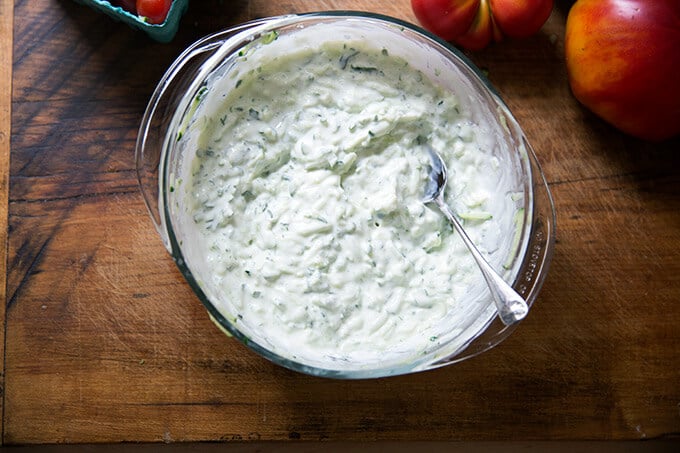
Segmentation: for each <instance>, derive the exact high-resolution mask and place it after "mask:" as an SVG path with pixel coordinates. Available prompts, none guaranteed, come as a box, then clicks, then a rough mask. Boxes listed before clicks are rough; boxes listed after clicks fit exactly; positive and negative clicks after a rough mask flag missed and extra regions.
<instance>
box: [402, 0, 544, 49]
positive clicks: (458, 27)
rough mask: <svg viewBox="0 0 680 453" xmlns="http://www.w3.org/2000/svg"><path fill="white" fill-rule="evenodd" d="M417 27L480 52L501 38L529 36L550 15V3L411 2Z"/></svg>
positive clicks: (537, 0)
mask: <svg viewBox="0 0 680 453" xmlns="http://www.w3.org/2000/svg"><path fill="white" fill-rule="evenodd" d="M411 6H412V7H413V12H414V14H415V16H416V18H418V21H419V22H420V24H421V25H422V26H423V27H424V28H426V29H427V30H429V31H431V32H432V33H434V34H436V35H437V36H439V37H440V38H442V39H445V40H447V41H451V42H453V43H455V44H457V45H459V46H461V47H464V48H466V49H470V50H480V49H483V48H484V47H486V46H488V45H489V44H490V43H491V42H493V41H500V40H502V39H503V37H504V36H507V37H511V38H524V37H528V36H531V35H533V34H534V33H536V32H537V31H538V30H540V28H541V27H542V26H543V24H544V23H545V21H546V20H547V19H548V17H549V16H550V12H551V11H552V8H553V0H411Z"/></svg>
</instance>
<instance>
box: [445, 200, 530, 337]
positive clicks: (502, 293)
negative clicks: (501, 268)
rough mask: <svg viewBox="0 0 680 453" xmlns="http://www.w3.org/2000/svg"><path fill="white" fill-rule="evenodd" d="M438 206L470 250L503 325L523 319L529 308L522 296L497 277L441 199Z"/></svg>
mask: <svg viewBox="0 0 680 453" xmlns="http://www.w3.org/2000/svg"><path fill="white" fill-rule="evenodd" d="M434 201H435V202H436V203H437V206H439V209H440V210H441V211H442V213H443V214H444V216H446V218H447V219H448V220H449V222H451V224H453V226H454V228H455V229H456V231H457V232H458V234H459V235H460V237H461V238H463V242H465V245H466V246H467V248H468V249H469V250H470V253H471V254H472V256H473V257H474V259H475V261H477V265H478V266H479V269H480V270H481V271H482V274H483V275H484V279H485V280H486V282H487V284H488V285H489V290H490V291H491V296H492V297H493V300H494V302H495V303H496V309H497V310H498V316H499V317H500V318H501V321H503V324H505V325H508V326H509V325H511V324H514V323H516V322H518V321H521V320H522V319H524V317H525V316H526V315H527V313H528V312H529V307H528V306H527V303H526V301H525V300H524V298H523V297H522V296H520V295H519V294H518V293H517V291H515V290H514V289H513V288H512V286H510V285H509V284H508V283H507V282H506V281H505V280H503V278H502V277H501V276H500V275H498V273H497V272H496V271H495V270H494V269H493V268H492V267H491V265H490V264H489V263H488V261H486V259H484V257H483V256H482V254H481V253H480V252H479V250H478V249H477V247H476V246H475V244H474V243H473V242H472V240H471V239H470V237H469V236H468V235H467V233H466V232H465V229H464V228H463V226H462V225H461V224H460V222H458V220H457V219H456V218H455V216H454V215H453V212H451V209H449V207H448V205H447V204H446V203H445V202H444V200H442V197H437V198H435V200H434Z"/></svg>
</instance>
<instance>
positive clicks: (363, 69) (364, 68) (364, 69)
mask: <svg viewBox="0 0 680 453" xmlns="http://www.w3.org/2000/svg"><path fill="white" fill-rule="evenodd" d="M350 69H351V70H352V71H356V72H378V68H374V67H372V66H356V65H350Z"/></svg>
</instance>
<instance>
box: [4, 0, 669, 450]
mask: <svg viewBox="0 0 680 453" xmlns="http://www.w3.org/2000/svg"><path fill="white" fill-rule="evenodd" d="M570 3H571V2H567V1H558V2H556V8H555V10H554V13H553V15H552V17H551V18H550V20H549V21H548V23H547V24H546V26H545V27H544V29H543V30H542V31H541V32H540V33H539V34H538V35H536V36H535V37H532V38H530V39H526V40H521V41H508V42H505V43H502V44H500V45H496V46H493V47H491V48H489V49H487V50H485V51H482V52H477V53H470V54H469V56H470V58H471V59H472V60H473V61H474V62H475V63H476V64H477V65H479V66H480V67H481V68H483V70H484V71H486V72H487V73H488V75H489V78H490V79H491V81H492V82H493V83H494V84H495V85H496V87H497V88H498V90H499V92H500V93H501V95H502V96H503V97H504V99H505V100H506V101H507V103H508V104H509V106H510V108H511V110H513V112H514V113H515V114H516V116H517V118H518V119H519V121H520V123H521V124H522V125H523V127H524V128H525V130H526V133H527V135H528V137H529V140H530V142H531V143H532V145H533V146H534V148H535V149H536V153H537V155H538V158H539V161H540V162H541V164H542V165H543V168H544V170H545V173H546V176H547V179H548V182H549V184H550V187H551V190H552V191H553V195H554V198H555V205H556V209H557V228H558V235H557V245H556V251H555V257H554V261H553V264H552V267H551V271H550V274H549V276H548V279H547V281H546V283H545V286H544V289H543V292H542V293H541V296H540V297H539V299H538V301H537V302H536V304H535V306H534V309H533V310H532V313H531V314H530V316H529V317H528V319H527V320H526V321H524V322H523V323H522V324H521V325H520V326H519V328H518V329H517V331H516V332H515V333H514V334H513V335H512V336H511V337H510V338H509V339H508V340H507V341H505V342H504V343H503V344H502V345H500V346H499V347H497V348H495V349H494V350H492V351H490V352H487V353H485V354H483V355H481V356H479V357H476V358H474V359H471V360H468V361H466V362H463V363H460V364H457V365H454V366H450V367H446V368H443V369H439V370H436V371H431V372H426V373H420V374H416V375H409V376H401V377H395V378H388V379H378V380H362V381H335V380H327V379H321V378H314V377H309V376H305V375H301V374H298V373H295V372H292V371H288V370H286V369H283V368H280V367H278V366H276V365H273V364H271V363H269V362H268V361H266V360H264V359H262V358H261V357H259V356H258V355H256V354H255V353H253V352H251V351H250V350H249V349H247V348H246V347H244V346H243V345H241V344H240V343H238V342H237V341H235V340H233V339H230V338H227V337H225V336H224V335H223V334H222V333H221V332H220V331H219V330H218V329H217V328H216V327H215V326H214V325H213V324H212V323H211V322H210V320H209V319H208V316H207V314H206V311H205V310H204V309H203V307H202V305H201V304H200V302H199V301H198V299H197V298H196V297H195V296H194V294H193V293H192V292H191V290H190V289H189V287H188V285H187V284H186V282H185V281H184V279H183V278H182V276H181V274H180V273H179V271H178V270H177V268H176V267H175V265H174V263H173V261H172V260H171V259H170V257H169V256H168V254H167V253H166V251H165V249H164V248H163V245H162V243H161V241H160V239H159V237H158V236H157V234H156V232H155V231H154V229H153V226H152V223H151V220H150V218H149V216H148V215H147V212H146V209H145V206H144V204H143V201H142V198H141V195H140V193H139V191H138V189H137V182H136V176H135V171H134V157H133V152H134V151H133V150H134V144H135V139H136V134H137V128H138V125H139V122H140V120H141V116H142V114H143V111H144V108H145V105H146V102H147V100H148V99H149V97H150V95H151V93H152V91H153V88H154V86H155V84H156V83H157V82H158V80H159V79H160V77H161V75H162V74H163V72H164V71H165V70H166V68H167V67H168V66H169V65H170V63H171V62H172V61H173V59H174V58H175V57H177V55H178V54H179V53H180V52H181V50H182V49H183V48H185V47H186V46H187V45H188V44H190V43H191V42H193V41H194V40H195V39H198V38H199V37H201V36H203V35H205V34H208V33H210V32H213V31H216V30H219V29H222V28H226V27H228V26H231V25H234V24H237V23H239V22H243V21H246V20H249V19H253V18H257V17H263V16H269V15H277V14H287V13H295V12H304V11H311V10H326V9H357V10H368V11H374V12H381V13H384V14H389V15H392V16H396V17H398V18H401V19H404V20H408V21H414V20H415V19H414V17H413V15H412V12H411V9H410V4H409V1H408V0H391V1H373V0H351V1H341V0H337V1H331V0H327V1H323V0H286V1H284V0H278V1H277V0H234V1H217V0H214V1H210V0H206V1H193V2H190V9H189V11H188V13H187V15H186V16H185V17H184V18H183V20H182V23H181V27H180V32H179V34H178V35H177V37H176V38H175V39H174V40H173V41H172V42H171V43H169V44H158V43H154V42H152V41H150V40H149V39H147V38H146V37H145V36H144V35H143V34H141V33H139V32H135V31H133V30H131V29H129V28H127V27H126V26H124V25H123V24H120V23H116V22H114V21H112V20H110V19H109V18H107V17H105V16H103V15H101V14H97V13H95V12H94V11H92V10H90V9H88V8H85V7H83V6H81V5H79V4H77V3H76V2H72V1H68V0H61V1H51V2H30V1H24V2H16V4H14V5H13V2H11V1H8V0H0V32H1V35H0V36H1V37H0V39H1V41H0V61H2V62H8V61H10V60H11V61H12V62H13V64H12V66H11V68H12V69H13V72H12V75H11V79H10V65H8V64H3V65H2V66H0V178H2V179H0V197H2V200H0V221H2V222H4V223H6V225H7V229H2V231H1V233H0V253H2V255H3V256H5V250H4V247H5V244H7V261H6V263H5V262H2V266H3V270H5V271H6V272H3V275H2V278H6V285H0V287H1V288H2V290H0V291H5V290H6V293H4V292H3V293H2V296H3V297H4V300H5V301H6V303H5V304H4V305H3V307H2V309H0V314H2V315H4V321H5V322H4V324H3V325H4V327H5V331H4V334H5V341H4V343H0V352H2V354H3V358H4V360H3V363H2V366H4V373H3V374H2V381H3V382H2V384H3V389H4V391H3V392H2V400H0V403H1V404H2V405H3V411H2V424H3V425H2V436H3V438H2V440H3V442H4V443H5V444H10V445H11V444H39V443H99V442H174V441H229V440H541V439H559V440H565V439H566V440H583V439H587V440H593V439H594V440H606V439H622V440H623V439H649V438H668V437H671V436H677V435H678V434H679V433H680V407H679V406H678V404H679V403H680V366H678V363H680V346H679V345H680V327H679V323H680V259H679V258H680V256H679V255H680V170H679V168H680V153H678V149H680V146H679V145H680V142H679V141H678V140H673V141H669V142H666V143H663V144H649V143H644V142H641V141H638V140H635V139H632V138H629V137H626V136H624V135H623V134H621V133H619V132H617V131H616V130H614V129H613V128H611V127H610V126H608V125H606V124H605V123H603V122H602V121H600V120H598V119H597V118H595V117H594V116H593V115H592V114H590V113H589V112H587V111H585V110H584V109H582V108H581V107H580V106H579V105H578V103H577V102H576V101H575V100H574V98H573V97H572V96H571V94H570V92H569V88H568V85H567V79H566V71H565V66H564V49H563V44H564V24H565V18H566V13H567V11H568V8H569V6H570ZM13 20H14V22H13ZM12 29H13V30H14V33H13V36H14V40H13V42H12V41H11V39H9V37H10V35H11V33H10V31H11V30H12ZM12 54H13V55H12ZM10 80H11V83H12V84H13V89H12V87H11V85H10ZM10 100H11V104H10ZM10 105H11V107H12V111H11V116H10ZM10 118H11V160H9V162H8V151H9V149H10V144H9V141H8V139H9V137H10V134H9V132H8V131H9V130H10V128H9V122H10ZM8 177H9V194H8V190H7V189H8V184H7V178H8ZM8 196H9V203H7V202H6V200H7V197H8ZM7 233H9V234H8V235H7ZM6 237H7V241H6V240H5V238H6ZM3 261H4V260H3ZM5 264H6V268H5V267H4V266H5Z"/></svg>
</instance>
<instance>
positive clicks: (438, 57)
mask: <svg viewBox="0 0 680 453" xmlns="http://www.w3.org/2000/svg"><path fill="white" fill-rule="evenodd" d="M316 26H322V27H324V33H326V34H328V35H329V36H333V35H337V36H338V37H339V38H343V37H344V38H360V39H368V40H372V41H376V40H377V41H378V42H379V43H380V46H381V47H383V48H386V49H387V50H388V51H389V52H390V55H398V56H401V57H403V58H404V59H406V60H407V61H409V63H411V64H413V66H415V67H416V68H419V69H421V70H422V71H423V72H424V73H425V74H428V75H429V74H434V73H437V74H438V76H439V77H438V79H439V80H444V81H448V82H445V83H446V84H447V85H449V86H446V87H445V88H446V89H449V90H454V91H456V92H457V94H458V95H459V96H460V97H461V98H462V99H463V102H465V103H466V104H467V106H468V108H470V109H471V110H473V111H474V115H476V116H478V117H479V118H483V119H484V120H485V121H487V122H489V123H490V124H491V131H492V134H491V135H492V136H493V137H494V139H495V141H496V142H495V146H494V149H497V150H498V151H495V152H497V153H498V154H499V155H498V157H499V159H500V161H501V162H503V163H504V164H506V165H511V166H512V168H513V172H514V174H515V176H516V179H517V181H518V187H517V190H518V191H520V192H521V193H522V195H523V196H522V200H523V201H522V203H523V206H522V207H521V210H520V211H521V212H522V218H521V221H520V227H519V231H518V232H517V234H518V240H517V241H515V243H516V244H519V245H518V246H517V247H516V249H515V250H514V251H512V252H510V251H509V252H508V253H510V255H511V256H510V259H509V263H510V266H509V269H510V272H509V274H508V275H507V277H506V278H507V280H508V281H510V282H513V287H514V288H515V289H516V290H517V291H518V292H519V293H520V294H521V295H523V296H524V297H525V298H526V300H527V302H528V304H529V305H530V306H531V305H532V304H533V303H534V301H535V300H536V298H537V297H538V293H539V290H540V288H541V286H542V283H543V281H544V279H545V276H546V272H547V270H548V265H549V263H550V260H551V258H552V253H553V247H554V234H555V230H554V228H555V213H554V207H553V202H552V198H551V195H550V192H549V189H548V186H547V184H546V181H545V178H544V175H543V173H542V172H541V169H540V167H539V165H538V162H537V161H536V157H535V155H534V153H533V151H532V149H531V147H530V145H529V143H528V142H527V140H526V137H525V136H524V134H523V132H522V130H521V128H520V127H519V125H518V124H517V121H516V120H515V118H514V117H513V116H512V114H511V113H510V111H509V110H508V108H507V107H506V105H505V104H504V102H503V101H502V100H501V99H500V97H499V96H498V94H497V93H496V92H495V90H494V89H493V87H492V86H491V85H490V83H489V82H488V81H487V80H486V79H485V78H484V76H483V75H482V74H481V73H480V71H479V70H478V69H476V68H475V67H474V65H473V64H472V63H471V62H469V61H468V60H467V59H466V58H465V57H464V56H463V55H462V54H460V53H459V52H458V51H457V50H456V49H455V48H453V47H451V46H450V45H449V44H447V43H445V42H443V41H441V40H439V39H438V38H436V37H435V36H433V35H431V34H429V33H427V32H426V31H424V30H422V29H420V28H418V27H416V26H414V25H412V24H409V23H406V22H403V21H400V20H397V19H394V18H390V17H385V16H380V15H375V14H367V13H357V12H325V13H309V14H302V15H293V16H280V17H271V18H265V19H260V20H256V21H253V22H248V23H245V24H242V25H239V26H236V27H233V28H230V29H228V30H224V31H221V32H218V33H215V34H213V35H210V36H208V37H206V38H204V39H202V40H200V41H198V42H196V43H195V44H193V45H192V46H190V47H189V48H188V49H186V50H185V51H184V52H183V53H182V54H181V55H180V56H179V57H178V58H177V60H176V61H175V62H174V63H173V64H172V66H171V67H170V68H169V69H168V71H167V72H166V74H165V75H164V77H163V78H162V80H161V81H160V82H159V84H158V86H157V88H156V90H155V92H154V94H153V96H152V98H151V100H150V102H149V104H148V107H147V110H146V113H145V115H144V118H143V120H142V124H141V127H140V130H139V136H138V140H137V147H136V166H137V172H138V178H139V184H140V187H141V190H142V193H143V196H144V200H145V202H146V205H147V207H148V209H149V212H150V214H151V217H152V219H153V222H154V224H155V226H156V229H157V230H158V233H159V234H160V236H161V238H162V240H163V242H164V244H165V246H166V248H167V249H168V251H169V252H170V254H171V255H172V257H173V259H174V260H175V262H176V263H177V266H178V267H179V269H180V270H181V272H182V273H183V274H184V276H185V278H186V280H187V281H188V283H189V285H190V286H191V287H192V289H193V290H194V291H195V293H196V294H197V295H198V297H199V299H200V300H201V302H202V303H203V304H204V305H205V307H206V308H207V310H208V312H209V314H210V316H211V317H212V319H213V320H214V321H215V322H216V323H217V325H218V326H219V327H220V328H221V329H222V330H224V331H225V332H226V333H228V334H229V335H232V336H234V337H236V338H238V339H239V340H241V341H242V342H243V343H245V344H246V345H247V346H248V347H250V348H252V349H253V350H255V351H256V352H258V353H259V354H260V355H262V356H264V357H265V358H267V359H269V360H271V361H273V362H275V363H277V364H279V365H282V366H285V367H288V368H290V369H293V370H297V371H300V372H304V373H308V374H312V375H319V376H325V377H334V378H347V379H349V378H352V379H355V378H369V377H381V376H389V375H397V374H404V373H411V372H416V371H422V370H427V369H432V368H437V367H440V366H443V365H448V364H452V363H455V362H459V361H461V360H464V359H467V358H470V357H473V356H475V355H477V354H480V353H481V352H484V351H486V350H488V349H490V348H492V347H494V346H496V345H498V344H499V343H500V342H501V341H503V340H504V339H505V338H506V337H508V335H510V333H511V332H512V331H513V330H514V329H515V328H516V326H517V325H512V326H506V325H504V324H503V323H501V322H500V320H498V319H497V317H495V316H493V312H494V310H495V309H494V308H493V304H492V302H491V301H490V300H489V308H488V310H486V312H485V314H483V316H485V318H484V319H483V325H482V326H481V329H478V330H477V331H476V332H474V334H473V335H471V336H470V337H469V338H467V339H466V340H465V341H464V342H463V343H461V342H460V338H459V339H457V340H458V341H456V342H448V343H444V344H441V345H439V346H438V347H436V348H433V349H431V350H429V351H426V353H424V354H418V355H417V356H414V357H412V358H411V359H409V360H405V361H404V360H397V361H389V360H387V361H381V362H372V363H367V364H351V365H349V366H347V365H343V366H337V365H335V364H333V363H330V362H329V363H317V362H309V361H299V360H295V359H292V358H291V357H292V356H291V355H289V354H285V353H282V352H281V351H278V352H274V351H273V350H271V349H269V348H268V347H266V346H265V344H266V343H265V342H261V341H257V340H255V339H253V335H252V334H251V333H248V332H244V331H243V330H242V328H241V326H239V325H237V324H236V323H235V322H231V321H230V319H233V316H227V315H225V313H222V312H221V311H220V310H218V309H217V307H216V304H215V303H214V300H213V299H212V298H213V297H214V294H215V292H214V291H213V290H212V288H210V284H209V283H206V279H204V278H202V277H201V275H200V272H198V273H197V269H200V268H203V267H204V264H202V263H200V260H201V257H200V256H197V255H196V253H195V252H194V251H193V250H192V244H191V241H190V240H187V238H186V237H185V236H186V233H185V231H184V229H183V228H182V227H181V216H182V215H183V211H182V209H179V208H178V206H179V205H180V202H179V201H178V199H177V194H176V193H175V186H174V183H175V181H177V180H180V179H181V178H182V172H183V171H186V170H184V169H183V168H185V167H186V165H184V166H183V165H182V161H183V159H182V157H183V153H184V152H185V151H186V150H185V149H184V147H183V144H182V140H180V139H179V137H180V136H181V131H182V130H183V129H182V128H183V125H185V124H186V122H187V121H189V120H190V119H191V115H192V114H193V112H194V110H195V100H196V99H199V98H200V96H202V94H203V92H204V90H206V87H207V86H208V85H209V83H210V77H211V75H214V74H216V73H219V72H220V71H228V70H231V69H233V68H234V67H235V65H237V64H238V56H239V55H243V51H244V49H248V48H249V46H253V45H257V44H258V43H259V42H263V41H264V42H265V43H266V41H267V40H268V39H271V37H272V36H276V37H277V39H281V38H283V37H286V36H287V35H288V34H295V33H301V32H304V31H305V30H308V29H310V28H312V27H316ZM442 74H443V77H442V76H441V75H442ZM489 313H491V315H490V316H489ZM468 335H469V333H468Z"/></svg>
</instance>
